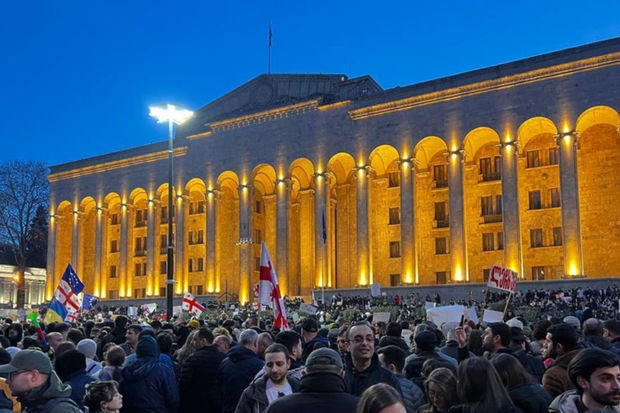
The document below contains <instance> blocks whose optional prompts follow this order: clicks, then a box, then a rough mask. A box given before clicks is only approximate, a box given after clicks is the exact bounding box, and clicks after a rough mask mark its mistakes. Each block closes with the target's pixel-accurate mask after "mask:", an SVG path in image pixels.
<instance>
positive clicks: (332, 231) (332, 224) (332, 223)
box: [327, 197, 338, 288]
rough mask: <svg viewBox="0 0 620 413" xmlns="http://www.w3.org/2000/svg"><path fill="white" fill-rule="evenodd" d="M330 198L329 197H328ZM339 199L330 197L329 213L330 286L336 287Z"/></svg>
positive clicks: (328, 271) (328, 266)
mask: <svg viewBox="0 0 620 413" xmlns="http://www.w3.org/2000/svg"><path fill="white" fill-rule="evenodd" d="M328 198H329V197H328ZM337 202H338V201H337V200H336V199H333V198H329V199H328V201H327V203H328V204H329V214H328V215H327V246H328V248H327V268H328V270H327V275H328V282H327V286H328V287H329V288H337V287H336V206H337Z"/></svg>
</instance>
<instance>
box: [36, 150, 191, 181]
mask: <svg viewBox="0 0 620 413" xmlns="http://www.w3.org/2000/svg"><path fill="white" fill-rule="evenodd" d="M185 154H187V146H182V147H179V148H175V149H174V156H175V157H179V156H185ZM167 158H168V151H167V150H165V151H158V152H152V153H147V154H144V155H138V156H132V157H130V158H124V159H118V160H114V161H109V162H104V163H100V164H97V165H89V166H85V167H82V168H76V169H70V170H68V171H63V172H57V173H53V174H49V175H48V176H47V179H48V180H49V181H50V182H57V181H62V180H65V179H72V178H79V177H81V176H86V175H92V174H96V173H101V172H107V171H112V170H114V169H121V168H128V167H130V166H134V165H138V164H144V163H150V162H156V161H160V160H163V159H167Z"/></svg>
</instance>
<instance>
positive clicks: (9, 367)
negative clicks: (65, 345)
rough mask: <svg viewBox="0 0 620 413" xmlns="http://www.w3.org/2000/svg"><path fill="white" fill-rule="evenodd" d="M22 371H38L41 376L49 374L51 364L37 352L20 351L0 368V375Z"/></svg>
mask: <svg viewBox="0 0 620 413" xmlns="http://www.w3.org/2000/svg"><path fill="white" fill-rule="evenodd" d="M22 370H38V371H39V372H40V373H43V374H51V373H52V362H51V361H50V359H49V358H48V357H47V356H46V355H45V354H43V353H42V352H40V351H39V350H21V351H19V352H18V353H17V354H15V356H14V357H13V358H12V359H11V362H10V363H9V364H5V365H3V366H0V374H8V373H14V372H16V371H22Z"/></svg>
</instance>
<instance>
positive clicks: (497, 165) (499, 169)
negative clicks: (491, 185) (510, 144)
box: [493, 156, 502, 179]
mask: <svg viewBox="0 0 620 413" xmlns="http://www.w3.org/2000/svg"><path fill="white" fill-rule="evenodd" d="M493 163H494V166H495V176H496V177H497V179H502V157H501V156H496V157H495V158H493Z"/></svg>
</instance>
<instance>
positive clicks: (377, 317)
mask: <svg viewBox="0 0 620 413" xmlns="http://www.w3.org/2000/svg"><path fill="white" fill-rule="evenodd" d="M389 321H390V313H388V312H378V313H372V322H373V323H378V322H384V323H387V322H389Z"/></svg>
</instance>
